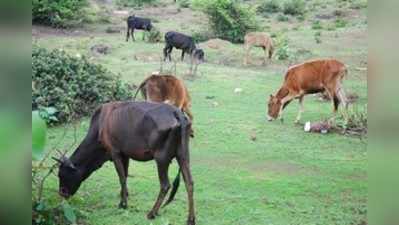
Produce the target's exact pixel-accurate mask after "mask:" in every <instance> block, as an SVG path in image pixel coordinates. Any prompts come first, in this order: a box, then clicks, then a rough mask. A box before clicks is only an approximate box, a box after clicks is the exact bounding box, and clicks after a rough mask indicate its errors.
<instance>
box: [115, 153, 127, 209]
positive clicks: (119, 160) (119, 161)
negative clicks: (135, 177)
mask: <svg viewBox="0 0 399 225" xmlns="http://www.w3.org/2000/svg"><path fill="white" fill-rule="evenodd" d="M113 152H117V151H115V150H113ZM123 157H124V156H121V155H120V154H119V153H112V161H113V162H114V165H115V169H116V172H117V173H118V176H119V182H120V184H121V202H120V203H119V208H123V209H126V208H127V187H126V174H125V167H124V166H123Z"/></svg>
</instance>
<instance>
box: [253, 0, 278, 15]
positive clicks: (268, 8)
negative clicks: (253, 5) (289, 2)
mask: <svg viewBox="0 0 399 225" xmlns="http://www.w3.org/2000/svg"><path fill="white" fill-rule="evenodd" d="M256 11H257V12H258V13H260V14H261V15H268V14H270V13H277V12H280V11H281V5H280V1H278V0H267V1H264V2H262V3H261V4H260V5H259V6H258V8H257V9H256Z"/></svg>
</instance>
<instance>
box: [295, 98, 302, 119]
mask: <svg viewBox="0 0 399 225" xmlns="http://www.w3.org/2000/svg"><path fill="white" fill-rule="evenodd" d="M303 97H304V96H303V95H302V96H300V97H299V99H298V102H299V111H298V115H297V116H296V120H295V123H299V121H300V120H301V115H302V113H303V111H304V108H303Z"/></svg>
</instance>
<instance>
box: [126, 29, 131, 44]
mask: <svg viewBox="0 0 399 225" xmlns="http://www.w3.org/2000/svg"><path fill="white" fill-rule="evenodd" d="M129 36H130V28H129V27H128V28H127V33H126V42H128V41H129Z"/></svg>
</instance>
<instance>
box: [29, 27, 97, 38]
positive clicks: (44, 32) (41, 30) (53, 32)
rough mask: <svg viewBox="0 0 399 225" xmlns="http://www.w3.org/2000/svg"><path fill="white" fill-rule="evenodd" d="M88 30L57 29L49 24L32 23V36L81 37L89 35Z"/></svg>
mask: <svg viewBox="0 0 399 225" xmlns="http://www.w3.org/2000/svg"><path fill="white" fill-rule="evenodd" d="M89 35H90V34H89V33H88V31H85V30H81V29H57V28H53V27H48V26H41V25H32V37H34V38H41V37H49V36H50V37H79V36H89Z"/></svg>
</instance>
